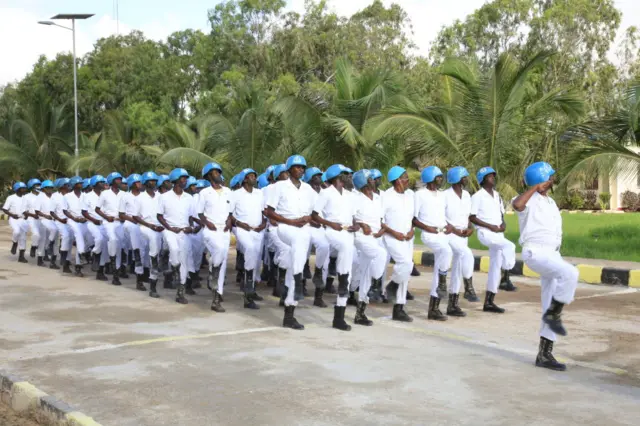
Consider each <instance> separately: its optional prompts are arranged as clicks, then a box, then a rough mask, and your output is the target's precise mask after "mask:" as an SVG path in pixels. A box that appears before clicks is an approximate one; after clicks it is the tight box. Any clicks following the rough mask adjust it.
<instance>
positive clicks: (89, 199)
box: [82, 190, 111, 221]
mask: <svg viewBox="0 0 640 426" xmlns="http://www.w3.org/2000/svg"><path fill="white" fill-rule="evenodd" d="M109 191H111V190H109ZM102 192H105V191H102ZM99 202H100V196H99V195H98V194H96V192H95V191H91V192H87V193H85V194H84V196H83V197H82V210H85V211H86V212H87V213H89V216H91V217H92V218H94V219H96V220H100V221H102V220H104V219H103V218H102V217H101V216H100V215H98V213H96V207H98V203H99Z"/></svg>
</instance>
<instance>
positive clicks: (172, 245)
mask: <svg viewBox="0 0 640 426" xmlns="http://www.w3.org/2000/svg"><path fill="white" fill-rule="evenodd" d="M162 234H163V238H164V243H165V244H166V245H167V248H168V249H169V263H170V264H171V266H173V267H175V266H180V284H185V283H186V282H187V275H188V272H189V271H188V270H187V269H188V266H189V256H191V243H190V241H189V238H188V235H187V234H185V233H184V232H180V233H179V234H176V233H175V232H171V231H164V232H163V233H162Z"/></svg>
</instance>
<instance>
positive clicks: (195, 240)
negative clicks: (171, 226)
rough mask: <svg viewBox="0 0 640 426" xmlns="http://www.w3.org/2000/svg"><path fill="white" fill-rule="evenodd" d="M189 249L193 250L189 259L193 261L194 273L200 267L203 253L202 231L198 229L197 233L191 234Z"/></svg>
mask: <svg viewBox="0 0 640 426" xmlns="http://www.w3.org/2000/svg"><path fill="white" fill-rule="evenodd" d="M191 247H192V250H193V252H192V253H191V258H192V259H193V267H194V272H197V271H199V270H200V267H201V266H202V253H204V231H203V230H202V229H200V231H199V232H197V233H195V234H192V236H191Z"/></svg>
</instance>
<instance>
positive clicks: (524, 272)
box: [522, 263, 540, 278]
mask: <svg viewBox="0 0 640 426" xmlns="http://www.w3.org/2000/svg"><path fill="white" fill-rule="evenodd" d="M522 275H524V276H525V277H531V278H538V277H539V276H540V274H538V273H537V272H534V271H533V270H532V269H531V268H529V267H528V266H527V264H526V263H523V264H522Z"/></svg>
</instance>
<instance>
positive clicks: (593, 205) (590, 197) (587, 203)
mask: <svg viewBox="0 0 640 426" xmlns="http://www.w3.org/2000/svg"><path fill="white" fill-rule="evenodd" d="M583 197H584V208H585V209H587V210H597V209H598V208H599V207H600V205H599V204H598V192H597V191H592V190H587V191H583Z"/></svg>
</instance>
